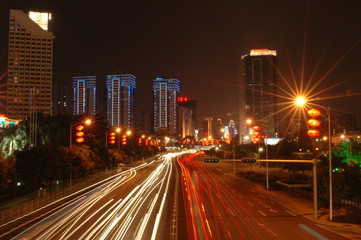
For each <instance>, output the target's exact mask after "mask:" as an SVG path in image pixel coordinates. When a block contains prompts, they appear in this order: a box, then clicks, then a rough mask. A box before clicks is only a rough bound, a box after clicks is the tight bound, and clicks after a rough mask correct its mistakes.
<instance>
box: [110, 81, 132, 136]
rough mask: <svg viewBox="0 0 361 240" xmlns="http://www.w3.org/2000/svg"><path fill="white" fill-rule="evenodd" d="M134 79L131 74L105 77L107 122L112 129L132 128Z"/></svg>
mask: <svg viewBox="0 0 361 240" xmlns="http://www.w3.org/2000/svg"><path fill="white" fill-rule="evenodd" d="M135 88H136V77H135V76H134V75H132V74H114V75H106V89H107V120H108V124H109V125H110V126H112V127H114V126H120V127H122V128H123V129H132V128H133V127H134V91H135Z"/></svg>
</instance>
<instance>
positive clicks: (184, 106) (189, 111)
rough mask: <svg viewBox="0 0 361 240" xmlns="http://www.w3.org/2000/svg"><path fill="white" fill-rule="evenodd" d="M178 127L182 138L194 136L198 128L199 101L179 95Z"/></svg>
mask: <svg viewBox="0 0 361 240" xmlns="http://www.w3.org/2000/svg"><path fill="white" fill-rule="evenodd" d="M177 101H178V116H179V118H178V119H179V120H178V126H179V127H178V128H179V133H180V134H181V136H182V138H185V137H194V136H195V130H196V128H197V101H195V100H189V99H188V98H187V97H178V100H177Z"/></svg>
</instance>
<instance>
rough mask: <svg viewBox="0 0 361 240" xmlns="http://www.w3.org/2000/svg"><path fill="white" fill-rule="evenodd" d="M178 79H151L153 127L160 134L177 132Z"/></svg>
mask: <svg viewBox="0 0 361 240" xmlns="http://www.w3.org/2000/svg"><path fill="white" fill-rule="evenodd" d="M179 90H180V86H179V80H177V79H174V78H156V79H154V80H153V117H154V122H153V129H154V132H155V133H156V134H158V135H160V136H165V135H175V134H177V95H178V93H179Z"/></svg>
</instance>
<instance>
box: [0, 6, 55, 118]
mask: <svg viewBox="0 0 361 240" xmlns="http://www.w3.org/2000/svg"><path fill="white" fill-rule="evenodd" d="M49 20H51V14H50V13H45V12H42V13H40V12H30V13H29V15H26V14H25V13H24V12H23V11H20V10H10V19H9V48H8V83H7V115H8V116H9V117H11V118H15V119H25V118H27V117H28V116H29V115H31V114H32V113H34V112H42V113H44V114H46V115H52V113H53V112H52V110H53V95H52V90H53V41H54V35H53V33H52V32H49V31H48V23H49Z"/></svg>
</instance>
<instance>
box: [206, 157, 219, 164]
mask: <svg viewBox="0 0 361 240" xmlns="http://www.w3.org/2000/svg"><path fill="white" fill-rule="evenodd" d="M203 162H205V163H218V162H219V158H215V157H211V158H204V159H203Z"/></svg>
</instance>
